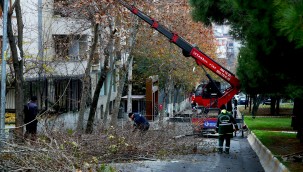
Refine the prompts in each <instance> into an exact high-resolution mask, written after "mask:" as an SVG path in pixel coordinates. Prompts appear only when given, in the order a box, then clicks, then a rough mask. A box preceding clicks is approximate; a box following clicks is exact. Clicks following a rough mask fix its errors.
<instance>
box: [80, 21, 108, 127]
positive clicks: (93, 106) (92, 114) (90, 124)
mask: <svg viewBox="0 0 303 172" xmlns="http://www.w3.org/2000/svg"><path fill="white" fill-rule="evenodd" d="M98 27H99V24H95V27H94V37H93V41H94V42H93V46H92V48H91V53H90V57H89V59H91V58H93V55H94V53H95V51H96V48H97V43H98ZM101 77H102V75H101V76H100V79H101ZM100 79H99V81H100ZM99 81H98V83H97V86H96V89H95V92H94V97H93V101H92V104H91V106H90V110H89V115H88V121H87V126H86V131H85V132H86V133H91V132H92V131H93V123H94V119H95V114H96V109H97V104H98V99H99V94H98V92H99V93H100V90H101V88H102V84H103V81H104V80H103V81H102V82H99ZM82 95H83V94H82ZM84 100H86V99H84ZM81 102H82V97H81ZM84 106H85V105H84ZM79 119H80V114H79ZM82 119H83V116H82ZM78 123H79V121H78ZM82 125H83V123H82Z"/></svg>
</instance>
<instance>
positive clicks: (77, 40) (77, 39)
mask: <svg viewBox="0 0 303 172" xmlns="http://www.w3.org/2000/svg"><path fill="white" fill-rule="evenodd" d="M53 39H54V48H55V53H56V60H69V61H77V60H80V59H83V58H86V50H87V48H88V43H87V36H79V35H53Z"/></svg>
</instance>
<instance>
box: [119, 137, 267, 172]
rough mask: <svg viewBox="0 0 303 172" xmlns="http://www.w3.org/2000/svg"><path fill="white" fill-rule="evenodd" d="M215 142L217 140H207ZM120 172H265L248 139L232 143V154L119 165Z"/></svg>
mask: <svg viewBox="0 0 303 172" xmlns="http://www.w3.org/2000/svg"><path fill="white" fill-rule="evenodd" d="M207 139H210V141H212V142H214V139H216V138H207ZM113 166H114V167H115V168H116V169H117V170H120V172H229V171H230V172H264V169H263V167H262V165H261V163H260V161H259V158H258V156H257V155H256V153H255V152H254V151H253V150H252V148H251V146H250V144H249V143H248V140H247V138H246V137H242V136H237V137H234V138H233V139H232V141H231V150H230V154H218V153H210V154H207V155H202V154H193V155H186V156H179V157H175V158H174V159H170V160H165V161H162V160H157V161H140V162H133V163H119V164H113Z"/></svg>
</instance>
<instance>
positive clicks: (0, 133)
mask: <svg viewBox="0 0 303 172" xmlns="http://www.w3.org/2000/svg"><path fill="white" fill-rule="evenodd" d="M7 1H8V0H4V2H3V9H2V11H3V15H2V16H3V18H2V19H3V35H2V54H1V55H2V68H1V113H0V148H1V147H2V144H3V143H2V141H4V140H5V108H6V106H5V101H6V98H5V92H6V59H5V56H4V53H5V51H6V49H7V7H8V4H7V3H8V2H7Z"/></svg>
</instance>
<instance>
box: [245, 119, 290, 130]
mask: <svg viewBox="0 0 303 172" xmlns="http://www.w3.org/2000/svg"><path fill="white" fill-rule="evenodd" d="M244 121H245V123H246V125H247V126H249V129H250V130H270V131H292V130H293V129H292V127H291V117H277V118H271V117H258V116H257V117H256V118H252V117H251V116H245V117H244Z"/></svg>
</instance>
